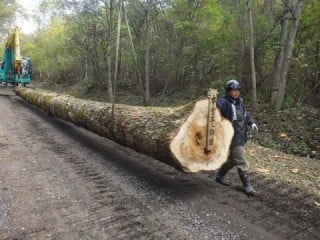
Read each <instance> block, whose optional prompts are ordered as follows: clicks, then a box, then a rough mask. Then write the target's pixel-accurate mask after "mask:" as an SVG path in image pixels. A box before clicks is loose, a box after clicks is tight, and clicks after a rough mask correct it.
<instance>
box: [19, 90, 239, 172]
mask: <svg viewBox="0 0 320 240" xmlns="http://www.w3.org/2000/svg"><path fill="white" fill-rule="evenodd" d="M15 92H16V94H17V95H19V96H20V97H22V98H23V99H25V100H27V101H28V102H29V103H31V104H33V105H35V106H37V107H39V108H42V109H43V110H45V111H46V112H48V113H50V114H52V115H53V116H55V117H58V118H61V119H64V120H66V121H69V122H72V123H73V124H75V125H77V126H81V127H83V128H85V129H87V130H90V131H92V132H94V133H96V134H98V135H100V136H103V137H106V138H108V139H111V140H113V141H115V142H117V143H119V144H121V145H124V146H127V147H129V148H132V149H134V150H136V151H137V152H140V153H143V154H145V155H148V156H151V157H153V158H155V159H157V160H159V161H162V162H164V163H167V164H169V165H171V166H173V167H175V168H176V169H178V170H181V171H183V172H199V171H211V170H215V169H217V168H219V167H220V166H221V164H222V163H223V162H225V161H226V159H227V157H228V154H229V147H230V143H231V140H232V137H233V128H232V124H231V123H230V121H228V120H227V119H224V118H222V117H221V115H220V112H219V111H218V110H215V112H214V113H213V114H214V119H215V128H214V129H215V132H214V137H213V139H214V143H213V146H212V147H211V149H212V150H211V151H210V152H209V153H208V152H206V151H205V150H204V149H205V146H206V133H207V116H208V100H207V99H203V100H199V101H195V102H193V103H189V104H187V105H184V106H180V107H141V106H131V105H124V104H115V111H114V115H112V104H111V103H103V102H96V101H90V100H83V99H79V98H75V97H72V96H70V95H67V94H58V93H54V92H47V91H43V90H39V89H30V88H23V87H19V88H16V90H15Z"/></svg>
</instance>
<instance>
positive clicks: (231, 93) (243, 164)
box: [216, 79, 258, 195]
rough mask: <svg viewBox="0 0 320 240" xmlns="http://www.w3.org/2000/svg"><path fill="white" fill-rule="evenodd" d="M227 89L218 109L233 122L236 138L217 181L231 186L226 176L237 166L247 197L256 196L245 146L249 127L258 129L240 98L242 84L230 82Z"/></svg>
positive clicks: (218, 104) (235, 81) (219, 101)
mask: <svg viewBox="0 0 320 240" xmlns="http://www.w3.org/2000/svg"><path fill="white" fill-rule="evenodd" d="M225 89H226V93H225V95H224V96H223V97H221V98H220V99H218V101H217V107H218V109H219V110H220V112H221V115H222V116H223V117H225V118H227V119H229V120H230V121H231V122H232V125H233V128H234V136H233V139H232V142H231V146H230V155H229V158H228V160H227V161H226V162H225V163H224V164H223V165H222V166H221V168H220V169H219V171H218V173H217V176H216V181H217V182H218V183H220V184H222V185H225V186H229V185H230V184H229V183H228V181H227V180H226V179H225V175H226V174H227V172H228V171H229V170H230V169H231V168H233V167H235V166H236V167H237V169H238V173H239V177H240V179H241V182H242V185H243V187H244V191H245V193H246V194H247V195H254V194H255V193H256V191H255V190H254V188H253V187H252V186H251V183H250V178H249V167H248V163H247V160H246V154H245V148H244V145H245V143H246V142H247V138H248V137H247V127H248V126H250V127H251V128H252V129H253V130H255V131H258V127H257V125H256V124H255V122H254V120H253V119H252V118H251V117H250V115H249V114H248V112H247V111H246V107H245V105H244V102H243V100H242V98H241V97H240V90H241V87H240V83H239V82H238V81H237V80H234V79H233V80H230V81H228V82H227V84H226V87H225Z"/></svg>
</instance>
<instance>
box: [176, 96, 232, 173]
mask: <svg viewBox="0 0 320 240" xmlns="http://www.w3.org/2000/svg"><path fill="white" fill-rule="evenodd" d="M207 119H208V100H200V101H198V102H197V103H196V104H195V107H194V109H193V111H192V113H191V114H190V115H189V117H188V119H187V121H186V122H185V123H184V124H183V125H182V126H181V128H180V130H179V132H178V133H177V135H176V136H175V137H174V138H173V140H172V142H171V145H170V149H171V152H172V153H173V154H174V156H175V158H176V159H177V160H178V161H179V162H180V164H181V167H182V170H183V171H184V172H199V171H211V170H216V169H218V168H220V166H221V165H222V164H223V163H224V162H225V161H226V160H227V158H228V155H229V147H230V144H231V140H232V137H233V133H234V130H233V127H232V124H231V122H230V121H229V120H227V119H225V118H223V117H221V114H220V111H219V110H218V109H216V110H215V112H214V119H215V123H214V124H215V126H214V129H215V131H214V135H213V145H212V146H211V147H210V151H207V150H206V141H207V140H206V139H207V121H208V120H207Z"/></svg>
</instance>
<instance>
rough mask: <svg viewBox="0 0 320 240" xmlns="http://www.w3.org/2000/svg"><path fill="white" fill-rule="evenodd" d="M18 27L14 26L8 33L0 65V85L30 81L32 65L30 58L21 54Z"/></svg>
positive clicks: (28, 82)
mask: <svg viewBox="0 0 320 240" xmlns="http://www.w3.org/2000/svg"><path fill="white" fill-rule="evenodd" d="M20 51H21V49H20V37H19V28H18V27H14V29H13V31H12V33H11V34H10V35H9V37H8V39H7V42H6V45H5V49H4V58H3V61H2V62H1V65H0V83H1V84H2V85H5V86H8V85H22V86H26V85H28V84H30V83H31V78H32V66H31V61H30V58H28V57H23V56H21V52H20Z"/></svg>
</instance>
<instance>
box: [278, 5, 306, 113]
mask: <svg viewBox="0 0 320 240" xmlns="http://www.w3.org/2000/svg"><path fill="white" fill-rule="evenodd" d="M294 3H295V4H294ZM303 5H304V0H287V1H286V7H289V8H291V9H287V11H290V10H291V11H290V14H292V21H291V24H288V26H287V33H286V37H287V38H286V39H284V41H285V42H284V46H283V47H282V48H284V49H281V51H283V57H282V62H281V63H280V60H281V59H277V60H276V61H279V62H276V64H279V66H277V65H276V67H279V69H276V71H275V76H276V74H278V75H279V74H280V81H279V82H278V83H277V84H276V79H275V80H274V85H273V87H276V86H278V90H276V88H274V89H273V91H274V93H273V94H275V95H274V96H272V97H273V98H275V102H274V105H273V106H274V109H275V110H277V111H278V110H280V108H281V106H282V104H283V100H284V95H285V88H286V85H287V78H288V71H289V66H290V61H291V58H292V53H293V47H294V40H295V38H296V34H297V30H298V25H299V20H300V17H301V14H302V9H303ZM289 23H290V22H289ZM284 31H285V32H286V30H285V29H284ZM283 34H284V33H283ZM280 54H282V53H280ZM280 67H281V68H280ZM277 71H279V72H277ZM275 90H276V91H275ZM273 98H272V100H274V99H273Z"/></svg>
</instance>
